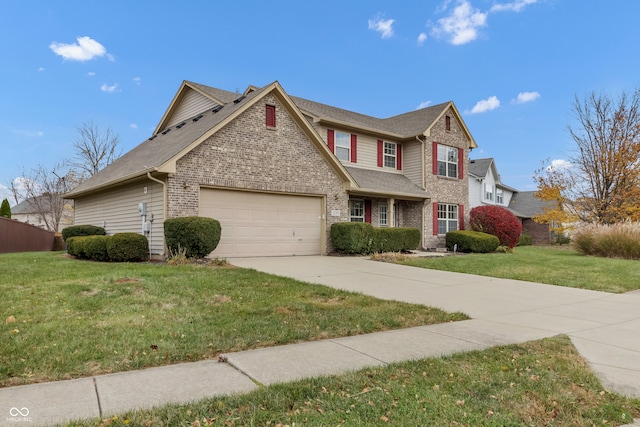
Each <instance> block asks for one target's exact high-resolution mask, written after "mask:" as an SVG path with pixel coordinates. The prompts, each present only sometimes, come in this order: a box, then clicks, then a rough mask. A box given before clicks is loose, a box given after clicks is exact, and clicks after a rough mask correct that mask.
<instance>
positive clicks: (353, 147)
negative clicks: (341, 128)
mask: <svg viewBox="0 0 640 427" xmlns="http://www.w3.org/2000/svg"><path fill="white" fill-rule="evenodd" d="M357 146H358V135H356V134H353V133H352V134H351V163H357V162H358V147H357Z"/></svg>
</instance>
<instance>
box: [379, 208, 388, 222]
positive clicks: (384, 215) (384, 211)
mask: <svg viewBox="0 0 640 427" xmlns="http://www.w3.org/2000/svg"><path fill="white" fill-rule="evenodd" d="M378 225H379V226H380V227H387V226H388V225H389V207H388V206H387V205H380V206H379V207H378Z"/></svg>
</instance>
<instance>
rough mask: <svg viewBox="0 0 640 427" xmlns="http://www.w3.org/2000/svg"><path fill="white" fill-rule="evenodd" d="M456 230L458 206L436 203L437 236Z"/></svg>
mask: <svg viewBox="0 0 640 427" xmlns="http://www.w3.org/2000/svg"><path fill="white" fill-rule="evenodd" d="M457 230H458V205H450V204H446V203H438V234H447V233H448V232H449V231H457Z"/></svg>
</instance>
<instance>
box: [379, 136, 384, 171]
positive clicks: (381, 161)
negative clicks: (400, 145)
mask: <svg viewBox="0 0 640 427" xmlns="http://www.w3.org/2000/svg"><path fill="white" fill-rule="evenodd" d="M383 161H384V143H383V142H382V140H381V139H379V140H378V167H379V168H381V167H382V165H383Z"/></svg>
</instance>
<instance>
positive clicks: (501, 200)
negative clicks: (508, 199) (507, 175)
mask: <svg viewBox="0 0 640 427" xmlns="http://www.w3.org/2000/svg"><path fill="white" fill-rule="evenodd" d="M496 203H497V204H499V205H504V191H503V190H502V188H496Z"/></svg>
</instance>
